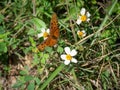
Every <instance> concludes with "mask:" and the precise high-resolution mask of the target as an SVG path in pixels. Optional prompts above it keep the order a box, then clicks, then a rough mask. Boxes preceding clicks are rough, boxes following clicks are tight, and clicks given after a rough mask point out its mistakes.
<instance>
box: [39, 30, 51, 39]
mask: <svg viewBox="0 0 120 90" xmlns="http://www.w3.org/2000/svg"><path fill="white" fill-rule="evenodd" d="M49 34H50V29H47V30H45V28H41V33H40V34H38V38H40V37H43V38H44V40H45V39H47V38H48V36H49Z"/></svg>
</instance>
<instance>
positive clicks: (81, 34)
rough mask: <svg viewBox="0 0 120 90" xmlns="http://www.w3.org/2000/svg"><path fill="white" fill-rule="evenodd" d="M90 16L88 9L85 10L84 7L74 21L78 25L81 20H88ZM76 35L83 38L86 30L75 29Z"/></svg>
mask: <svg viewBox="0 0 120 90" xmlns="http://www.w3.org/2000/svg"><path fill="white" fill-rule="evenodd" d="M90 16H91V15H90V13H89V12H88V11H86V9H85V8H82V9H81V11H80V14H79V16H78V19H77V21H76V23H77V24H78V25H80V24H81V23H82V22H89V21H90ZM77 35H78V37H80V38H83V37H85V36H86V32H85V30H82V31H80V30H79V31H77Z"/></svg>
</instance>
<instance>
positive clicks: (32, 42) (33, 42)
mask: <svg viewBox="0 0 120 90" xmlns="http://www.w3.org/2000/svg"><path fill="white" fill-rule="evenodd" d="M29 41H30V42H31V44H32V46H33V47H35V46H36V42H35V41H34V39H33V37H29Z"/></svg>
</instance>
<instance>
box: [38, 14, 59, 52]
mask: <svg viewBox="0 0 120 90" xmlns="http://www.w3.org/2000/svg"><path fill="white" fill-rule="evenodd" d="M58 37H59V28H58V21H57V15H56V13H54V14H53V15H52V19H51V22H50V35H49V37H48V38H47V39H46V40H45V41H43V42H42V43H41V44H40V45H38V49H39V50H40V51H43V50H44V49H45V47H47V46H54V45H55V44H56V43H57V39H58Z"/></svg>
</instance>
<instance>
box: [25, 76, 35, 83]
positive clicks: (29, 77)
mask: <svg viewBox="0 0 120 90" xmlns="http://www.w3.org/2000/svg"><path fill="white" fill-rule="evenodd" d="M33 79H34V77H33V76H30V75H27V76H25V81H26V82H28V81H30V80H33Z"/></svg>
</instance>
